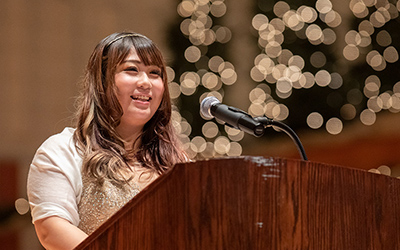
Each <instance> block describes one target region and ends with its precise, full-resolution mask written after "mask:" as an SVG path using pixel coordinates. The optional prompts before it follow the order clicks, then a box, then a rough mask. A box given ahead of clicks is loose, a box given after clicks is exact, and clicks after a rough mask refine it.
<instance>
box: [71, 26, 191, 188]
mask: <svg viewBox="0 0 400 250" xmlns="http://www.w3.org/2000/svg"><path fill="white" fill-rule="evenodd" d="M132 48H134V49H136V52H137V54H138V56H139V58H140V59H141V60H142V61H143V63H144V64H145V65H156V66H158V67H159V68H160V69H161V77H162V79H163V82H164V94H163V98H162V101H161V104H160V106H159V108H158V110H157V111H156V113H155V114H154V116H153V117H152V118H151V119H150V121H148V122H147V123H146V124H145V126H144V128H143V130H142V133H141V135H140V136H139V138H138V140H136V141H135V142H134V143H137V145H136V146H137V147H136V151H127V150H126V149H125V147H124V140H123V139H122V138H121V137H120V135H119V134H118V133H117V132H116V127H117V126H118V125H119V123H120V120H121V116H122V114H123V111H122V107H121V105H120V104H119V101H118V99H117V95H116V86H115V82H114V75H115V72H116V68H117V66H118V65H119V64H120V63H121V62H122V61H123V60H124V59H125V58H126V57H127V56H128V55H129V53H130V51H131V49H132ZM77 104H78V109H77V125H76V130H75V133H74V139H75V140H76V142H77V146H78V149H79V151H80V152H81V154H82V156H83V166H82V170H83V172H84V173H88V174H89V175H90V176H92V177H95V178H97V179H98V180H99V181H100V182H102V181H104V179H109V180H111V181H113V182H116V183H119V184H122V183H123V182H125V181H126V180H125V179H124V178H123V177H122V175H121V171H122V170H124V169H126V167H128V166H129V164H130V163H132V161H133V160H134V161H137V162H139V163H140V164H141V165H142V166H143V167H145V168H147V169H148V170H153V171H155V172H157V173H158V174H161V173H163V172H165V171H166V170H167V169H169V168H170V167H171V166H172V165H174V164H175V163H178V162H183V161H185V160H186V155H185V153H184V152H183V151H182V150H181V149H180V147H179V140H178V138H177V136H176V134H175V131H174V128H173V127H172V122H171V99H170V96H169V91H168V80H167V74H166V66H165V63H164V59H163V57H162V54H161V52H160V50H159V49H158V48H157V46H156V45H155V44H154V43H153V42H152V41H151V40H150V39H148V38H147V37H145V36H143V35H140V34H137V33H132V32H123V33H114V34H112V35H110V36H108V37H106V38H104V39H103V40H102V41H100V43H99V44H98V45H97V46H96V47H95V49H94V51H93V53H92V55H91V56H90V58H89V62H88V65H87V68H86V73H85V77H84V79H83V81H82V91H81V95H80V96H79V98H78V102H77ZM133 146H134V145H132V147H131V148H135V147H133Z"/></svg>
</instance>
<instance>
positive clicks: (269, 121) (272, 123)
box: [254, 116, 308, 161]
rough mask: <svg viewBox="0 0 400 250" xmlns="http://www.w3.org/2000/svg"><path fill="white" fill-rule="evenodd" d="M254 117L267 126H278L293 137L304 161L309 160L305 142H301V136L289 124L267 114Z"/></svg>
mask: <svg viewBox="0 0 400 250" xmlns="http://www.w3.org/2000/svg"><path fill="white" fill-rule="evenodd" d="M254 119H255V120H257V121H258V122H260V123H262V124H263V125H264V126H265V127H270V126H273V127H278V128H279V129H280V130H282V131H283V132H285V133H286V134H287V135H289V137H290V138H292V140H293V141H294V143H295V144H296V147H297V149H298V151H299V153H300V156H301V158H302V160H304V161H307V160H308V158H307V155H306V152H305V150H304V147H303V144H301V141H300V139H299V137H298V136H297V134H296V133H295V132H294V131H293V129H291V128H290V127H289V126H288V125H286V124H284V123H282V122H279V121H274V120H272V119H270V118H268V117H265V116H262V117H256V118H254Z"/></svg>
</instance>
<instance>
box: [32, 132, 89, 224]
mask: <svg viewBox="0 0 400 250" xmlns="http://www.w3.org/2000/svg"><path fill="white" fill-rule="evenodd" d="M74 131H75V129H73V128H68V127H67V128H65V129H64V130H63V131H62V132H61V133H59V134H56V135H53V136H51V137H49V138H48V139H47V140H46V141H45V142H44V143H43V144H42V145H41V146H40V147H39V149H38V150H37V151H36V154H35V156H34V158H33V161H32V163H31V166H30V169H29V174H28V185H27V189H28V198H29V203H30V206H31V214H32V222H33V223H35V221H36V220H40V219H44V218H47V217H50V216H59V217H61V218H64V219H66V220H68V221H69V222H71V223H72V224H74V225H75V226H78V224H79V214H78V203H79V201H80V197H81V193H82V174H81V169H82V157H81V156H80V155H79V154H78V152H77V149H76V146H75V143H74V141H73V133H74Z"/></svg>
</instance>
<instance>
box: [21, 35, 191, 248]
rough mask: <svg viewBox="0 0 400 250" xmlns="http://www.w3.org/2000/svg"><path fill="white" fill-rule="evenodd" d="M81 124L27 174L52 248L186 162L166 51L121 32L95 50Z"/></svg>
mask: <svg viewBox="0 0 400 250" xmlns="http://www.w3.org/2000/svg"><path fill="white" fill-rule="evenodd" d="M78 104H79V106H78V112H77V124H76V128H75V129H73V128H65V129H64V131H62V132H61V133H60V134H57V135H54V136H52V137H50V138H49V139H47V140H46V141H45V142H44V143H43V144H42V145H41V146H40V148H39V149H38V150H37V152H36V154H35V157H34V159H33V161H32V164H31V167H30V172H29V177H28V196H29V200H30V204H31V209H32V217H33V223H34V225H35V229H36V232H37V235H38V237H39V240H40V242H41V243H42V245H43V246H44V247H46V248H48V249H72V248H73V247H75V246H76V245H78V244H79V243H80V242H81V241H82V240H84V239H85V238H86V237H87V235H88V234H90V233H92V232H93V231H94V230H95V229H96V228H97V227H98V226H100V224H102V223H103V222H104V221H105V220H106V219H108V218H109V217H110V216H111V215H112V214H113V213H114V212H116V211H117V210H119V209H120V208H121V207H122V206H123V205H124V204H125V203H126V202H127V201H129V200H130V199H131V198H132V197H133V196H134V195H135V194H137V193H138V192H139V191H140V190H142V189H143V188H144V187H145V186H147V185H148V184H149V183H151V182H152V181H153V180H154V179H155V178H157V176H159V175H160V174H162V173H164V172H165V171H166V170H168V169H169V168H170V167H171V166H173V165H174V164H175V163H178V162H183V161H186V159H187V158H186V155H185V153H184V152H183V151H182V150H181V149H180V148H179V147H178V146H177V145H179V143H178V139H177V136H176V135H175V133H174V129H173V127H172V123H171V100H170V97H169V92H168V85H167V75H166V69H165V64H164V61H163V58H162V55H161V52H160V51H159V49H158V48H157V47H156V45H155V44H154V43H153V42H152V41H151V40H149V39H148V38H147V37H145V36H143V35H140V34H136V33H130V32H126V33H115V34H112V35H110V36H108V37H106V38H105V39H103V40H102V41H101V42H100V43H99V44H98V45H97V46H96V48H95V49H94V51H93V53H92V55H91V57H90V59H89V63H88V65H87V69H86V74H85V78H84V80H83V90H82V92H81V96H80V98H79V99H78Z"/></svg>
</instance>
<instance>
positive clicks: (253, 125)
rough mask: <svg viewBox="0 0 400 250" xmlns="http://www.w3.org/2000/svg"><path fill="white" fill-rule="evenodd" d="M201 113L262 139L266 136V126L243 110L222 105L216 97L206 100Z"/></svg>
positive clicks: (202, 104) (203, 102) (202, 103)
mask: <svg viewBox="0 0 400 250" xmlns="http://www.w3.org/2000/svg"><path fill="white" fill-rule="evenodd" d="M200 113H201V114H202V115H203V116H204V117H205V118H208V119H212V118H213V117H215V118H218V119H220V120H222V121H224V122H225V124H226V125H228V126H230V127H233V128H236V129H239V130H242V131H244V132H246V133H249V134H252V135H254V136H256V137H260V136H262V135H263V134H264V129H265V128H264V125H263V124H262V123H261V122H259V121H256V120H255V119H253V117H252V116H251V115H249V114H247V113H246V112H244V111H243V110H240V109H238V108H235V107H230V106H226V105H224V104H222V103H221V102H220V101H219V100H218V99H217V98H216V97H214V96H209V97H206V98H204V100H203V101H202V102H201V105H200Z"/></svg>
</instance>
